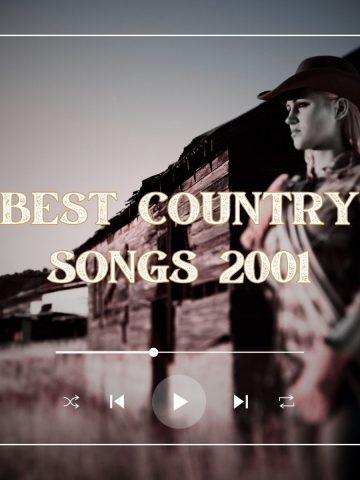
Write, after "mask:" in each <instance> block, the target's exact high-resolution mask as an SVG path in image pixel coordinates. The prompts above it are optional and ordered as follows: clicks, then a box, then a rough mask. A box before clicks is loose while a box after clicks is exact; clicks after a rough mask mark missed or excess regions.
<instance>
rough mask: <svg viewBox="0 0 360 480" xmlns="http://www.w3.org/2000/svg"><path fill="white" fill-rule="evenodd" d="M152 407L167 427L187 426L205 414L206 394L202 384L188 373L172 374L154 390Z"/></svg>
mask: <svg viewBox="0 0 360 480" xmlns="http://www.w3.org/2000/svg"><path fill="white" fill-rule="evenodd" d="M152 407H153V410H154V413H155V415H156V416H157V418H158V419H159V420H160V421H161V422H162V423H163V424H164V425H166V426H167V427H171V428H187V427H191V426H192V425H194V424H195V423H196V422H198V421H199V420H200V419H201V417H202V416H203V414H204V411H205V407H206V396H205V392H204V390H203V388H202V386H201V385H200V384H199V383H198V382H197V381H196V380H194V379H193V378H191V377H188V376H187V375H172V376H170V377H167V378H165V379H164V380H162V381H161V382H160V383H159V384H158V385H157V387H156V388H155V390H154V393H153V397H152Z"/></svg>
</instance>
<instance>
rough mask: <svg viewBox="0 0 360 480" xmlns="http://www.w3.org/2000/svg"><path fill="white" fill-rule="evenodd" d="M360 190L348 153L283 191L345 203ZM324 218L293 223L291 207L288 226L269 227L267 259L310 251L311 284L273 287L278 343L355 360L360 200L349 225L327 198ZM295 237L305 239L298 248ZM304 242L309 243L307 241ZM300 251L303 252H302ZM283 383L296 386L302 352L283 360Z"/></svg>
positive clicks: (358, 168) (358, 172)
mask: <svg viewBox="0 0 360 480" xmlns="http://www.w3.org/2000/svg"><path fill="white" fill-rule="evenodd" d="M359 186H360V157H359V156H358V155H356V154H355V153H353V152H345V153H344V154H341V155H340V156H339V157H337V159H336V161H335V163H334V164H333V165H332V167H331V168H329V167H328V168H326V169H324V171H323V175H321V176H320V175H318V176H315V175H314V176H312V177H309V176H308V177H306V178H303V177H299V176H296V177H293V178H291V179H289V180H288V181H287V182H286V183H285V185H283V191H303V192H306V191H310V192H316V193H319V194H322V193H323V192H340V195H341V197H342V198H343V199H345V198H347V197H348V193H349V192H350V191H358V190H359ZM323 200H324V203H323V206H322V208H321V211H320V212H321V213H320V217H321V220H322V221H323V222H324V225H306V226H297V225H292V209H291V208H288V218H287V220H285V225H284V226H283V225H279V226H275V227H271V228H270V229H269V230H268V232H267V234H266V237H265V239H264V250H265V252H266V253H267V254H268V255H273V254H274V253H275V252H276V251H279V250H287V251H291V252H293V253H294V254H298V253H301V252H302V251H305V250H309V261H310V278H311V281H312V283H311V284H298V283H295V282H289V283H284V284H282V283H276V284H275V283H271V286H272V290H273V301H274V310H275V316H276V322H277V343H278V346H279V348H281V349H283V350H285V351H305V352H309V351H310V350H311V349H312V348H316V346H315V345H316V341H315V340H317V339H319V338H320V339H322V341H324V340H325V341H326V343H327V344H328V345H330V346H332V347H333V348H335V349H337V350H341V351H344V352H347V353H349V354H351V355H353V356H354V357H355V356H357V354H358V353H359V352H360V260H359V259H360V255H359V252H358V248H359V246H360V228H359V219H360V215H359V214H360V211H359V210H360V201H359V197H355V199H354V200H353V201H352V203H351V204H350V206H349V209H348V212H349V222H350V226H339V225H335V222H336V218H337V209H336V207H335V205H334V203H333V202H331V200H330V199H327V197H326V196H323ZM294 238H300V244H301V238H306V242H308V243H307V245H308V247H309V248H306V247H305V246H304V244H302V245H301V247H302V249H301V248H300V249H299V245H298V246H296V245H295V243H296V242H295V241H294ZM306 242H305V243H306ZM299 250H300V251H299ZM280 363H281V366H282V369H281V370H282V374H283V379H284V381H285V382H286V383H288V384H291V383H293V382H294V381H295V380H296V378H297V377H298V375H299V374H300V373H301V371H302V367H303V356H302V354H286V355H284V356H282V357H281V358H280Z"/></svg>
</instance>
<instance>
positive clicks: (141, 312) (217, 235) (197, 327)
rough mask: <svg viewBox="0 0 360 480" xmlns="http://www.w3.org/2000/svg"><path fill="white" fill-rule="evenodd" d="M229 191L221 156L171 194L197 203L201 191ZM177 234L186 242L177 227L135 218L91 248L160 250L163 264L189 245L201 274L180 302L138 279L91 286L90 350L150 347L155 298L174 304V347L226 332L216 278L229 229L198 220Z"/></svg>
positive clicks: (157, 209) (156, 210) (224, 295)
mask: <svg viewBox="0 0 360 480" xmlns="http://www.w3.org/2000/svg"><path fill="white" fill-rule="evenodd" d="M227 190H228V157H227V152H225V153H223V154H221V155H220V156H218V157H216V158H215V159H214V160H213V161H212V162H211V164H210V163H207V164H205V165H204V166H203V167H202V168H201V169H199V170H198V171H197V172H196V173H195V174H194V175H192V176H191V177H189V178H188V179H187V180H186V181H185V182H184V183H183V184H182V185H180V187H179V188H177V189H176V190H175V189H174V192H173V193H176V192H179V191H186V192H189V193H191V194H193V195H195V196H196V197H197V198H199V199H200V192H203V191H227ZM188 208H189V205H188V202H186V201H184V202H183V203H182V204H180V205H179V211H180V213H181V214H184V215H186V213H187V211H188ZM218 209H219V205H218V202H215V205H214V215H215V218H217V215H218ZM151 215H152V216H153V217H154V218H158V217H159V216H161V215H166V204H165V203H164V204H162V203H157V204H155V205H153V206H152V207H151ZM170 229H171V230H172V231H171V232H169V230H170ZM174 232H175V233H174ZM177 235H179V234H177ZM180 235H186V237H187V238H173V237H175V236H176V228H175V230H174V228H173V227H171V225H170V222H167V223H165V224H163V225H160V226H152V225H149V224H148V223H147V222H145V221H144V220H143V219H142V218H141V217H140V216H137V217H136V218H135V219H134V220H133V221H131V222H130V223H129V224H127V225H125V226H124V227H122V228H120V229H119V230H117V231H116V232H115V233H113V234H112V235H110V236H109V237H108V238H107V239H105V240H104V241H102V242H101V243H99V244H98V245H97V246H96V247H95V248H94V250H96V251H98V252H100V253H102V254H104V255H107V252H108V250H119V251H120V252H121V253H122V255H125V254H126V250H127V249H128V250H136V252H137V255H139V256H140V255H141V254H143V253H145V252H147V251H149V250H157V249H160V250H163V251H165V252H166V253H167V254H168V262H167V264H168V265H171V254H172V253H173V252H174V251H175V250H176V249H179V248H178V245H179V244H181V245H187V248H189V249H190V250H192V251H193V252H194V253H196V255H197V257H196V259H195V260H194V261H193V264H194V265H195V266H196V267H197V269H198V272H199V276H198V279H197V280H196V281H195V282H194V284H193V285H191V286H187V287H179V288H183V289H184V292H185V291H186V293H184V292H183V293H182V295H180V298H179V296H177V297H176V298H175V297H174V294H173V290H172V287H173V286H170V285H168V284H165V285H160V284H150V283H149V282H146V281H145V280H143V279H142V278H141V277H139V276H138V275H137V279H136V282H135V283H134V284H130V283H129V282H128V281H127V279H125V278H124V277H123V275H122V274H119V276H118V281H117V284H108V283H107V281H103V282H101V283H98V284H92V285H90V287H89V341H90V344H91V347H92V348H97V349H100V348H102V349H103V348H106V349H120V348H121V349H134V350H135V349H139V350H143V349H147V348H149V346H150V343H151V315H152V313H151V312H152V303H153V302H154V301H155V300H158V299H162V300H164V301H168V302H171V303H172V304H173V308H174V311H175V327H176V328H175V332H176V333H175V347H176V348H178V349H179V348H181V349H196V348H197V349H201V348H204V347H205V346H206V345H211V344H213V343H214V342H216V339H217V338H219V337H221V336H223V335H225V334H228V332H229V320H228V314H229V295H228V292H227V291H223V290H224V289H222V290H219V287H218V278H219V275H220V273H221V271H222V270H223V269H224V268H225V264H224V262H223V261H222V260H221V259H220V255H221V253H223V252H224V251H226V250H228V249H229V225H228V224H225V225H221V226H212V225H209V224H207V223H206V222H205V221H204V220H203V218H202V216H199V218H198V219H197V220H196V221H195V222H194V223H193V224H191V225H189V226H188V227H186V228H185V229H183V230H181V233H180ZM183 248H184V247H183Z"/></svg>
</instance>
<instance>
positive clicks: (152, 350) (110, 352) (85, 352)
mask: <svg viewBox="0 0 360 480" xmlns="http://www.w3.org/2000/svg"><path fill="white" fill-rule="evenodd" d="M55 353H56V355H150V357H157V356H158V355H159V354H162V353H163V354H166V353H171V354H175V353H177V354H186V353H187V354H189V353H190V354H202V353H206V354H210V355H224V354H229V353H232V354H269V353H270V354H271V353H274V354H279V353H286V354H294V355H297V354H303V353H305V352H304V351H302V350H294V351H288V350H261V351H250V350H224V351H221V350H213V351H211V350H158V349H157V348H154V347H152V348H150V349H149V350H56V352H55Z"/></svg>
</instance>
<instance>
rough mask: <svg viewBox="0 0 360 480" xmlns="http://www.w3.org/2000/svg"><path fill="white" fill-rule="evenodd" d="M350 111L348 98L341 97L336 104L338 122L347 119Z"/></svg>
mask: <svg viewBox="0 0 360 480" xmlns="http://www.w3.org/2000/svg"><path fill="white" fill-rule="evenodd" d="M348 111H349V102H348V100H347V99H346V98H344V97H340V98H338V99H337V100H336V103H335V118H336V120H341V119H342V118H344V117H346V115H347V113H348Z"/></svg>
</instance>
